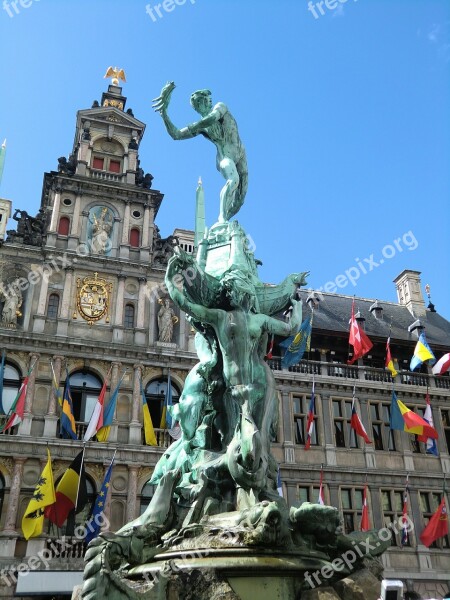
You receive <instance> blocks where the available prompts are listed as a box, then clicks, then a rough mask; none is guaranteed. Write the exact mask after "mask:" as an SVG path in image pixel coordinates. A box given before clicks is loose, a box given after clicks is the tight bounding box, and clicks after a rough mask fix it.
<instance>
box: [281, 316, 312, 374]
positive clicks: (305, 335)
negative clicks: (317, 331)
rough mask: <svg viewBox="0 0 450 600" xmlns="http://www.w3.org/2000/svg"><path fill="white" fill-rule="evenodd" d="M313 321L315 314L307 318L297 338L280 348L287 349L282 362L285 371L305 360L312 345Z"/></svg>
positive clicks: (285, 342) (286, 342)
mask: <svg viewBox="0 0 450 600" xmlns="http://www.w3.org/2000/svg"><path fill="white" fill-rule="evenodd" d="M312 320H313V314H312V313H311V316H310V317H308V318H306V319H305V320H304V321H303V323H302V324H301V325H300V329H299V330H298V332H297V334H296V335H295V336H291V337H289V338H287V339H286V340H284V341H283V342H281V343H280V346H281V347H282V348H285V349H286V352H285V354H284V356H283V358H282V360H281V366H282V367H283V369H288V368H289V367H292V366H293V365H296V364H297V363H299V362H300V361H301V360H302V358H303V354H304V353H305V350H309V346H310V344H311V332H312Z"/></svg>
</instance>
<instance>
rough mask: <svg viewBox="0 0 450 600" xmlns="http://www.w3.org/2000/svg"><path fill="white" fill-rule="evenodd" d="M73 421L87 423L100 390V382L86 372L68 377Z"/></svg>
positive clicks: (76, 372) (75, 373) (78, 372)
mask: <svg viewBox="0 0 450 600" xmlns="http://www.w3.org/2000/svg"><path fill="white" fill-rule="evenodd" d="M69 382H70V391H71V394H72V403H73V415H74V417H75V421H81V422H82V423H88V422H89V419H90V418H91V416H92V412H93V410H94V406H95V403H96V402H97V398H98V396H99V394H100V390H101V389H102V385H103V384H102V382H101V380H100V379H99V378H98V377H97V376H96V375H94V374H93V373H90V372H89V371H87V370H83V371H75V372H74V373H72V374H71V375H70V376H69Z"/></svg>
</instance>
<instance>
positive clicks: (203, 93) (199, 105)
mask: <svg viewBox="0 0 450 600" xmlns="http://www.w3.org/2000/svg"><path fill="white" fill-rule="evenodd" d="M191 106H192V108H193V109H194V110H196V111H197V112H198V113H200V114H201V115H202V114H205V113H208V112H209V111H210V110H211V108H212V99H211V92H210V91H209V90H197V91H196V92H194V93H193V94H192V95H191Z"/></svg>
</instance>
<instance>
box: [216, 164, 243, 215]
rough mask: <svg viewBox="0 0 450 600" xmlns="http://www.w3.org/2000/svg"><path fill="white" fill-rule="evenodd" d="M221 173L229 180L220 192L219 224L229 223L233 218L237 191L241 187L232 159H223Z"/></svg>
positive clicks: (220, 165)
mask: <svg viewBox="0 0 450 600" xmlns="http://www.w3.org/2000/svg"><path fill="white" fill-rule="evenodd" d="M219 171H220V172H221V173H222V175H223V176H224V178H225V179H226V180H227V182H226V184H225V185H224V186H223V188H222V190H221V192H220V213H219V223H224V222H225V221H228V219H229V218H230V217H232V216H233V214H235V213H233V211H232V206H233V203H234V197H235V194H236V190H237V189H238V186H239V173H238V171H237V169H236V165H235V164H234V161H232V160H231V158H223V159H222V160H221V161H220V163H219Z"/></svg>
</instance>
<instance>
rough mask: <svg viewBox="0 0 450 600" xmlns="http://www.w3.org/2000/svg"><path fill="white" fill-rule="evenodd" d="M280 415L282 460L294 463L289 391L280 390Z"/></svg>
mask: <svg viewBox="0 0 450 600" xmlns="http://www.w3.org/2000/svg"><path fill="white" fill-rule="evenodd" d="M281 415H282V418H281V422H282V424H283V432H282V440H283V448H284V462H285V463H290V464H293V463H295V444H294V440H293V439H292V414H291V399H290V396H289V392H285V391H283V392H281Z"/></svg>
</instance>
